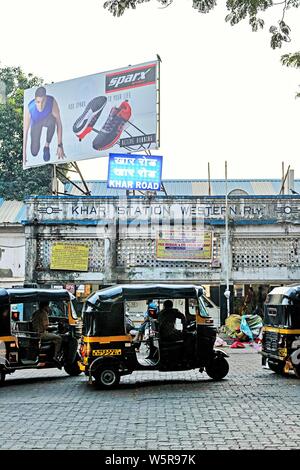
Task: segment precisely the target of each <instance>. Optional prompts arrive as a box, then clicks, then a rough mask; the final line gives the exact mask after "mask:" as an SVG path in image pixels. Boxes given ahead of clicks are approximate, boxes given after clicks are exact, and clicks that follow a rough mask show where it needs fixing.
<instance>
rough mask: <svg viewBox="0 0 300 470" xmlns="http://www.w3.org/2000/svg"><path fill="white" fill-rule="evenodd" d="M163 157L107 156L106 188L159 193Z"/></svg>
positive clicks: (115, 154) (116, 154)
mask: <svg viewBox="0 0 300 470" xmlns="http://www.w3.org/2000/svg"><path fill="white" fill-rule="evenodd" d="M162 161H163V157H162V156H160V155H151V156H148V155H147V156H145V155H131V154H126V153H125V154H118V153H110V154H109V163H108V177H107V187H108V188H114V189H129V190H133V189H136V190H142V191H160V189H161V173H162Z"/></svg>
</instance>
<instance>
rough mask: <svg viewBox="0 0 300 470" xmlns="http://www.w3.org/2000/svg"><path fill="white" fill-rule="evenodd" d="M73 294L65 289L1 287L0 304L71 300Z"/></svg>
mask: <svg viewBox="0 0 300 470" xmlns="http://www.w3.org/2000/svg"><path fill="white" fill-rule="evenodd" d="M71 298H73V295H72V294H70V293H69V292H68V291H67V290H65V289H32V288H26V287H20V288H19V287H18V288H11V289H3V288H0V304H2V305H3V304H17V303H23V302H43V301H48V300H49V301H51V300H52V301H53V300H57V301H59V300H67V301H68V300H70V299H71Z"/></svg>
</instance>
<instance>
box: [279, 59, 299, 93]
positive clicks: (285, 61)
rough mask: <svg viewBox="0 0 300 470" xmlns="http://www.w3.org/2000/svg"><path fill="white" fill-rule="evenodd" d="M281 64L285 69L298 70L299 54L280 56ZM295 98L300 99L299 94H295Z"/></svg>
mask: <svg viewBox="0 0 300 470" xmlns="http://www.w3.org/2000/svg"><path fill="white" fill-rule="evenodd" d="M281 63H282V64H283V65H286V66H287V67H295V68H296V69H299V68H300V52H294V53H292V54H284V55H283V56H281ZM296 98H300V92H298V93H296Z"/></svg>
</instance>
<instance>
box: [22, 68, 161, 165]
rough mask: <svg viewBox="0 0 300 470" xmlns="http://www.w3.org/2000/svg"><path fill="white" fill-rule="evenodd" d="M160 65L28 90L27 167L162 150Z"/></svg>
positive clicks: (25, 133)
mask: <svg viewBox="0 0 300 470" xmlns="http://www.w3.org/2000/svg"><path fill="white" fill-rule="evenodd" d="M157 71H158V66H157V61H151V62H146V63H143V64H140V65H136V66H129V67H126V68H122V69H118V70H114V71H110V72H103V73H96V74H94V75H88V76H85V77H81V78H75V79H73V80H66V81H63V82H58V83H53V84H50V85H44V86H40V87H35V88H30V89H28V90H25V93H24V124H23V134H24V136H23V168H24V169H26V168H30V167H34V166H40V165H45V164H47V163H52V164H59V163H65V162H71V161H78V160H85V159H89V158H96V157H104V156H108V153H109V152H110V151H112V152H117V151H121V152H122V151H128V152H137V151H143V150H147V149H153V148H158V139H159V137H158V135H157V73H158V72H157Z"/></svg>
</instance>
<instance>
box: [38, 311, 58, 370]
mask: <svg viewBox="0 0 300 470" xmlns="http://www.w3.org/2000/svg"><path fill="white" fill-rule="evenodd" d="M49 313H50V306H49V302H40V303H39V309H38V310H36V311H35V312H34V313H33V315H32V326H33V329H34V331H36V332H37V333H39V335H40V338H41V340H42V341H51V342H53V343H54V347H55V352H54V357H53V360H54V361H55V362H57V363H59V352H60V350H61V345H62V337H61V336H59V335H56V334H54V333H49V332H48V331H47V330H48V328H49Z"/></svg>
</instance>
